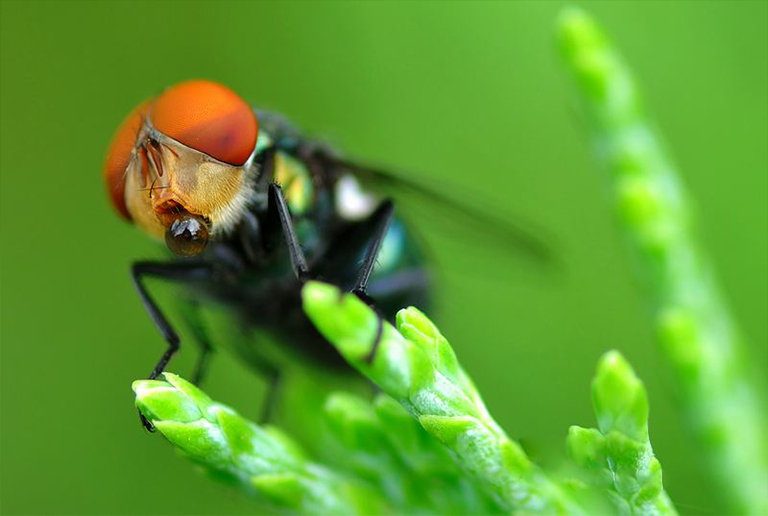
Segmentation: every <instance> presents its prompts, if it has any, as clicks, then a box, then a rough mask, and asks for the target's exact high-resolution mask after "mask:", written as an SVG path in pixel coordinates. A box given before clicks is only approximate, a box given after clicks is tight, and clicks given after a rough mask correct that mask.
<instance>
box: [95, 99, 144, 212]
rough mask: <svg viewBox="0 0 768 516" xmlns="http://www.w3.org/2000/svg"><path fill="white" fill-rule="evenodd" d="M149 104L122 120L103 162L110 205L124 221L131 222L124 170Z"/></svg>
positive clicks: (142, 105)
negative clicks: (126, 200) (126, 201)
mask: <svg viewBox="0 0 768 516" xmlns="http://www.w3.org/2000/svg"><path fill="white" fill-rule="evenodd" d="M148 106H149V102H143V103H141V104H140V105H139V106H138V107H137V108H136V109H134V110H133V111H131V113H130V114H129V115H128V116H127V117H126V119H125V120H123V123H122V124H121V125H120V127H119V128H118V129H117V132H116V133H115V136H114V137H112V143H111V144H110V145H109V151H108V152H107V159H106V161H105V162H104V181H105V183H106V185H107V193H108V194H109V197H110V199H111V201H112V205H113V206H114V207H115V209H116V210H117V211H118V212H119V213H120V215H122V216H123V217H124V218H125V219H126V220H131V215H130V213H128V208H127V207H126V205H125V169H126V167H128V162H129V161H130V159H131V151H133V146H134V145H135V144H136V137H137V136H138V134H139V130H140V129H141V124H142V122H143V118H144V116H145V115H146V113H147V108H148Z"/></svg>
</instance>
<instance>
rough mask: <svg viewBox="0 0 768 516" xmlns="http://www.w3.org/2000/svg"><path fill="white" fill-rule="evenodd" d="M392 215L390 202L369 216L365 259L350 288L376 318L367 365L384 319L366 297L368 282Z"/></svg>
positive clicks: (376, 347) (373, 303) (377, 343)
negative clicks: (370, 232) (371, 230)
mask: <svg viewBox="0 0 768 516" xmlns="http://www.w3.org/2000/svg"><path fill="white" fill-rule="evenodd" d="M393 215H394V205H393V204H392V201H390V200H386V201H384V202H382V203H381V205H379V207H378V208H376V211H375V212H373V214H372V215H371V219H370V220H371V221H372V222H373V232H372V235H371V241H370V243H369V244H368V249H366V251H365V258H363V265H362V266H361V268H360V272H359V274H358V276H357V281H356V282H355V286H354V287H353V288H352V293H353V294H355V295H356V296H357V297H358V298H360V300H361V301H363V302H364V303H365V304H367V305H368V306H369V307H371V309H373V311H374V312H375V313H376V316H377V318H376V321H377V324H376V337H375V338H374V341H373V345H372V346H371V351H370V352H368V355H367V356H366V357H365V361H366V362H368V363H369V364H370V363H372V362H373V359H374V358H375V357H376V351H377V350H378V349H379V343H380V342H381V336H382V333H383V331H384V317H383V316H382V315H381V312H379V310H378V308H377V307H376V302H375V301H374V300H373V298H371V296H369V295H368V282H369V281H370V280H371V274H372V273H373V269H374V267H375V266H376V259H377V258H378V256H379V251H381V244H382V243H383V242H384V238H385V237H386V236H387V229H388V228H389V223H390V222H392V216H393Z"/></svg>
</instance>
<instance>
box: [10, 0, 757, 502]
mask: <svg viewBox="0 0 768 516" xmlns="http://www.w3.org/2000/svg"><path fill="white" fill-rule="evenodd" d="M564 4H565V2H559V1H549V2H495V3H485V2H455V3H454V2H450V3H449V2H433V1H428V2H367V1H366V2H351V1H347V2H330V3H326V2H280V3H278V2H274V3H273V2H244V1H242V2H231V3H227V2H210V3H202V2H201V3H186V2H179V1H170V2H146V3H141V2H101V1H99V2H74V1H67V2H59V1H54V2H43V1H33V2H10V1H3V2H2V4H0V5H1V7H0V170H1V174H0V227H1V228H2V229H1V230H0V235H1V236H2V240H0V246H1V251H2V256H1V260H2V261H1V262H0V288H1V289H2V290H1V297H0V309H1V311H0V332H1V333H0V338H1V342H0V344H1V346H2V348H1V351H2V357H1V361H0V368H1V369H0V381H1V385H0V387H1V389H2V390H1V392H0V395H1V396H2V399H1V403H2V405H1V410H2V413H1V417H2V428H1V431H2V433H1V434H0V435H1V440H0V464H1V465H2V469H1V477H0V504H2V506H1V507H2V512H4V513H25V514H33V513H34V514H43V513H64V514H97V513H107V514H145V513H146V514H160V513H166V514H185V513H194V514H226V513H231V514H237V513H249V512H251V513H252V512H254V511H255V510H256V509H255V505H254V504H253V502H251V501H250V500H249V499H247V498H245V497H242V496H240V495H239V494H237V493H234V492H231V491H228V490H226V489H224V488H222V487H221V486H219V485H217V484H214V483H212V482H210V481H209V480H207V479H205V478H203V477H202V476H200V475H198V474H197V473H196V472H195V471H194V469H193V468H192V467H191V466H190V465H189V464H188V463H186V462H184V461H182V460H179V459H177V458H176V457H175V456H174V453H173V451H172V450H171V448H170V446H168V445H167V444H166V443H165V442H164V441H163V440H162V439H161V438H160V437H159V436H157V435H154V436H149V435H147V434H146V433H145V432H144V431H143V429H142V428H141V427H140V425H139V422H138V418H137V416H136V411H135V409H134V408H133V405H132V393H131V390H130V383H131V381H132V380H134V379H135V378H138V377H140V376H142V375H144V374H146V373H147V372H148V371H149V369H150V368H151V366H152V365H153V364H154V360H156V358H157V356H158V355H159V352H160V351H161V349H162V346H163V344H162V341H161V339H160V337H159V335H158V334H157V332H156V330H155V329H154V327H153V325H152V323H151V322H150V321H149V319H148V318H147V316H146V315H145V313H144V311H143V308H142V307H141V305H140V303H139V301H138V298H137V296H136V294H135V293H134V291H133V288H132V286H131V283H130V281H129V277H128V274H127V270H128V266H129V263H130V262H131V261H132V260H134V259H136V258H146V257H152V256H157V255H158V254H159V253H158V249H157V247H156V245H155V244H153V243H152V242H150V241H149V240H148V239H146V238H145V237H144V235H143V234H140V233H139V232H138V231H137V230H135V228H133V227H130V226H129V225H126V224H124V223H122V222H121V221H120V220H118V218H117V217H116V216H115V215H114V213H113V212H112V210H111V208H110V206H109V205H108V202H107V199H106V196H105V194H104V187H103V185H102V181H101V163H102V160H103V156H104V152H105V148H106V146H107V144H108V142H109V139H110V137H111V135H112V132H113V131H114V129H115V128H116V126H117V124H118V123H119V122H120V120H121V119H122V118H123V117H124V116H125V115H126V114H127V113H128V111H129V110H130V109H131V108H132V107H133V106H134V105H135V104H137V103H138V102H139V101H140V100H142V99H144V98H146V97H149V96H152V95H155V94H157V93H158V92H160V91H161V90H162V89H163V88H164V87H166V86H168V85H171V84H173V83H175V82H177V81H179V80H182V79H187V78H191V77H207V78H211V79H215V80H219V81H221V82H224V83H225V84H228V85H229V86H231V87H232V88H233V89H235V90H236V91H238V92H239V93H241V94H242V95H243V96H244V97H245V98H246V99H247V100H249V101H252V102H254V103H257V104H258V105H260V106H263V107H267V108H271V109H275V110H279V111H281V112H283V113H285V114H286V115H288V116H289V117H290V118H292V119H293V120H294V121H296V122H297V123H298V124H299V125H300V126H302V127H303V128H304V129H306V131H307V132H310V133H312V134H316V135H319V136H322V137H323V138H325V139H327V140H329V141H330V142H332V143H334V144H336V145H338V146H339V147H340V148H342V149H344V150H346V151H347V152H349V153H350V154H353V155H355V156H360V157H366V158H368V159H370V160H371V161H372V162H374V163H383V164H388V165H391V166H393V167H394V168H396V169H399V170H412V171H416V172H417V173H419V174H421V175H422V177H425V178H429V179H430V180H432V181H435V182H438V183H440V182H441V181H444V180H446V181H449V182H450V183H451V184H453V185H456V186H459V187H461V186H466V187H469V188H471V189H472V190H473V191H476V192H479V193H480V194H482V196H483V197H484V198H486V199H487V200H488V201H489V203H491V204H492V205H494V206H497V207H502V208H503V209H504V210H506V212H508V213H509V214H516V215H515V216H517V217H518V218H519V219H521V220H526V221H530V226H531V227H532V228H535V229H536V230H537V231H540V232H541V233H540V234H541V235H542V236H545V237H546V238H548V239H549V241H550V242H552V244H553V245H554V247H555V248H556V250H557V252H558V254H559V255H560V256H561V257H562V259H563V261H564V262H565V272H564V273H563V274H554V275H553V274H548V273H542V272H541V271H538V270H537V269H536V268H533V267H531V266H530V265H529V264H527V263H526V262H525V260H520V259H519V258H515V257H509V256H507V255H505V253H503V252H499V251H498V250H494V249H492V248H485V247H484V246H481V245H477V243H472V242H475V241H474V240H473V241H471V242H469V243H468V242H467V241H465V240H464V239H463V238H461V235H460V234H459V235H452V234H450V233H449V232H446V231H445V230H444V227H445V226H444V225H443V226H440V227H438V225H434V221H424V222H423V223H422V224H418V226H419V229H420V231H421V232H422V233H424V234H426V235H427V237H428V239H429V241H430V244H431V245H432V246H433V247H434V248H435V251H436V253H437V254H438V255H439V257H440V264H441V268H440V271H441V272H440V289H439V295H438V300H437V306H436V307H435V309H434V310H433V312H434V315H435V318H436V319H437V320H438V321H439V322H441V326H442V329H443V330H444V332H445V333H446V334H447V335H448V336H449V338H451V340H452V342H453V343H454V345H455V347H456V348H457V351H458V353H459V356H460V357H461V359H462V361H463V363H464V365H465V366H466V368H467V369H468V370H469V371H470V372H471V374H472V375H473V376H474V378H475V380H476V382H477V383H478V384H479V387H480V390H481V391H482V392H483V393H484V394H485V397H486V400H487V402H488V405H489V406H490V409H491V411H492V412H493V413H494V414H495V415H496V417H497V418H498V419H499V421H500V423H501V424H502V425H503V426H504V427H505V428H506V429H507V430H508V431H509V432H510V434H511V435H513V436H514V437H517V438H522V439H523V440H524V441H525V443H526V444H527V445H528V446H529V448H530V449H531V450H532V453H533V455H534V457H535V458H536V459H537V460H539V461H540V462H542V463H544V464H546V465H552V466H556V465H558V464H559V460H560V457H562V456H563V455H564V438H565V435H566V431H567V428H568V426H569V425H570V424H580V425H584V426H591V425H592V423H593V418H592V414H591V407H590V401H589V381H590V379H591V376H592V373H593V370H594V366H595V363H596V359H597V358H598V356H599V355H600V354H601V353H602V352H603V351H605V350H607V349H608V348H618V349H620V350H621V351H622V352H624V353H625V354H626V355H627V357H628V358H629V359H630V361H631V362H632V363H633V365H634V366H635V367H636V369H637V371H638V373H639V375H640V376H641V377H642V378H643V379H644V380H645V382H646V384H647V386H648V388H649V393H650V398H651V437H652V439H653V443H654V448H655V450H656V452H657V455H658V456H659V458H660V459H661V461H662V463H663V465H664V475H665V484H666V486H667V489H668V491H669V493H670V495H671V496H672V499H673V500H675V502H676V503H677V504H678V507H679V509H680V510H681V511H682V512H684V513H696V514H715V513H717V512H719V506H718V504H717V501H716V499H715V498H714V496H713V495H712V494H711V490H710V486H709V485H708V484H707V480H706V478H705V476H704V475H703V474H702V472H701V469H700V468H701V466H700V464H699V463H698V462H697V457H696V451H695V448H694V447H693V446H692V444H691V443H690V442H689V440H688V438H687V437H686V434H685V433H684V432H683V430H682V421H681V418H680V416H679V413H678V412H677V410H676V409H675V405H674V393H672V392H670V387H671V386H670V384H669V382H668V379H667V376H666V374H665V371H664V368H663V364H662V363H661V361H660V359H659V355H658V353H657V352H656V349H655V347H654V343H653V340H652V334H651V329H650V325H649V322H648V321H649V319H648V314H647V312H646V306H645V304H644V300H643V296H642V289H641V288H639V287H640V286H639V285H638V284H637V281H636V280H635V279H634V276H633V271H632V264H631V261H630V260H629V259H628V258H627V256H626V253H625V252H624V249H623V247H622V240H621V236H620V234H619V233H618V232H617V230H616V228H615V226H614V224H613V221H612V219H611V207H610V205H609V203H608V202H607V201H606V199H605V195H604V193H605V188H604V185H603V182H602V178H601V176H600V174H599V172H598V171H596V170H595V167H594V166H593V164H592V161H591V159H590V156H589V152H588V145H587V143H586V141H585V137H584V133H583V131H582V126H581V123H580V121H579V117H578V115H577V112H576V111H575V110H574V109H573V98H572V96H571V91H570V89H569V87H568V83H567V81H566V77H565V74H563V73H561V70H560V69H559V68H558V61H557V56H556V54H555V51H554V45H553V43H552V26H553V21H554V19H555V16H556V14H557V12H558V10H559V9H560V8H561V7H562V6H563V5H564ZM577 4H578V5H581V6H583V7H585V8H587V9H588V10H589V11H591V12H592V13H593V14H594V15H595V16H596V17H597V19H598V20H599V21H601V22H602V23H603V25H604V26H605V27H606V29H607V30H608V31H609V32H610V33H611V34H612V35H613V37H614V38H615V40H616V42H617V44H618V45H619V46H620V48H621V49H623V51H624V53H625V54H626V56H627V58H628V59H629V60H630V62H631V63H632V64H633V66H634V69H635V70H636V72H637V75H638V76H639V78H640V80H641V82H642V83H643V84H644V87H645V91H646V94H647V99H648V103H649V105H650V107H651V108H652V110H653V111H654V112H655V116H656V120H657V121H658V123H659V125H660V127H661V129H662V130H663V132H664V134H665V136H666V140H667V143H668V144H669V145H670V147H671V148H672V149H673V153H674V155H675V157H676V159H677V162H678V163H679V165H680V168H681V170H682V173H683V175H684V178H685V181H686V182H687V184H688V186H689V187H690V190H691V191H692V193H693V195H694V197H695V198H696V200H697V203H698V207H699V212H700V222H701V227H702V236H703V238H704V240H705V243H706V244H707V246H708V248H709V250H710V251H711V253H712V255H713V259H714V261H715V264H716V265H717V266H718V268H719V273H720V277H721V279H722V283H723V286H724V290H725V292H726V294H727V297H728V299H729V300H730V301H731V303H732V306H733V309H734V312H735V315H736V317H737V320H738V322H740V323H741V325H742V328H743V330H744V333H745V335H746V336H747V341H748V344H749V345H750V347H751V348H752V351H753V354H754V357H755V359H756V360H757V361H759V363H760V364H763V365H764V364H766V362H767V361H768V351H767V349H766V342H768V320H767V318H766V313H768V306H767V305H768V268H766V263H767V262H768V256H767V255H768V243H767V240H768V239H767V238H766V235H768V212H767V210H766V205H767V201H768V199H767V198H766V197H768V174H767V171H768V151H767V145H766V142H768V94H767V93H768V66H767V63H768V7H767V6H768V4H767V3H766V2H758V1H742V2H730V3H727V2H719V1H718V2H704V1H699V2H692V1H684V2H648V1H643V2H619V1H606V2H577ZM441 227H442V228H443V230H441V229H440V228H441ZM446 233H448V234H446ZM502 323H503V327H504V329H503V331H502V330H501V329H500V328H501V327H502ZM193 355H194V354H193V353H190V352H187V353H182V356H181V357H180V358H179V359H177V360H175V361H174V362H173V363H172V366H171V370H174V371H179V372H182V373H183V374H185V373H187V372H188V371H189V367H190V365H191V364H192V361H193ZM206 388H207V390H208V391H209V392H210V393H211V394H212V395H213V396H214V397H216V398H217V399H220V400H222V401H225V402H227V403H229V404H231V405H233V406H235V407H238V408H241V409H243V411H244V412H245V413H246V414H250V415H253V414H255V412H256V408H257V405H258V400H259V399H260V395H261V393H262V392H263V390H264V383H263V382H262V380H260V379H259V378H257V377H255V376H254V375H252V374H251V373H250V372H249V371H248V370H247V369H246V368H245V367H243V366H242V365H241V364H239V363H238V362H237V361H236V360H235V359H234V358H232V357H231V356H230V355H228V354H226V353H220V354H219V355H218V356H217V359H216V361H215V362H214V364H213V367H212V371H211V375H210V379H209V381H208V383H207V387H206ZM307 424H311V422H307Z"/></svg>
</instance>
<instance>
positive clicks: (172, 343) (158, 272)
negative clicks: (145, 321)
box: [131, 262, 213, 380]
mask: <svg viewBox="0 0 768 516" xmlns="http://www.w3.org/2000/svg"><path fill="white" fill-rule="evenodd" d="M212 273H213V268H212V267H211V266H210V265H208V264H200V263H175V262H170V263H164V262H136V263H134V264H133V266H132V267H131V277H132V278H133V283H134V285H135V286H136V290H137V291H138V293H139V297H140V298H141V302H142V303H143V304H144V308H146V310H147V313H148V314H149V317H150V318H151V319H152V322H154V323H155V326H156V327H157V329H158V330H160V333H161V334H162V336H163V338H164V339H165V341H166V342H167V343H168V349H166V350H165V353H163V355H162V356H161V357H160V360H158V362H157V365H155V368H154V369H153V370H152V373H150V375H149V379H150V380H153V379H155V378H157V377H158V375H160V373H162V372H163V370H164V369H165V366H166V365H168V361H170V359H171V357H172V356H173V354H174V353H175V352H176V351H177V350H178V349H179V343H180V341H179V336H178V334H177V333H176V331H175V330H174V329H173V327H172V326H171V324H170V323H169V322H168V319H167V318H166V317H165V315H164V314H163V312H162V311H161V310H160V308H159V307H158V306H157V304H156V303H155V301H154V299H152V296H150V295H149V292H148V291H147V288H146V286H145V285H144V282H143V281H142V278H144V277H145V276H154V277H157V278H163V279H167V280H174V281H183V282H190V281H196V280H201V279H206V278H210V276H211V274H212Z"/></svg>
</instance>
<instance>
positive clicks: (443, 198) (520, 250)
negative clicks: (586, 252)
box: [330, 157, 558, 268]
mask: <svg viewBox="0 0 768 516" xmlns="http://www.w3.org/2000/svg"><path fill="white" fill-rule="evenodd" d="M330 159H331V160H333V162H334V164H335V165H336V166H337V167H338V168H340V169H346V170H349V171H350V172H352V173H353V174H354V175H355V177H357V178H358V180H360V181H361V182H362V183H363V184H364V185H366V186H369V187H370V188H371V189H372V190H374V191H378V192H381V193H382V194H384V195H386V196H391V197H392V198H394V199H396V200H397V201H399V202H400V204H403V203H405V204H407V205H408V209H409V211H411V210H414V211H418V212H419V213H420V216H425V217H430V215H431V216H433V218H435V219H437V218H438V217H434V215H436V214H439V219H440V220H439V221H438V222H442V223H444V224H448V225H450V227H451V228H452V229H456V228H463V231H464V232H466V234H468V235H472V238H476V239H478V240H479V241H483V243H488V244H490V245H494V246H498V247H501V248H504V249H506V250H507V251H509V252H513V253H515V254H518V255H520V254H522V255H523V256H524V257H526V258H528V259H530V260H532V261H534V262H535V263H536V264H538V265H541V266H543V267H547V268H549V267H554V266H556V265H557V261H558V260H557V257H556V256H555V253H554V251H553V249H552V247H551V246H550V245H549V244H548V243H547V242H546V241H545V239H544V238H542V237H540V236H538V235H539V234H540V233H541V231H540V230H536V231H534V230H530V229H528V227H529V225H528V224H518V223H516V222H512V221H510V220H508V218H507V217H504V216H502V215H500V214H499V213H497V212H494V211H493V209H492V207H490V206H488V203H483V202H482V201H480V200H479V198H478V196H477V195H474V194H472V193H470V192H466V191H464V192H462V191H461V190H460V189H459V190H454V191H450V190H448V189H438V188H435V187H433V186H430V185H427V184H425V183H423V182H421V181H418V180H415V179H406V178H404V177H400V176H398V175H395V174H393V173H391V172H387V171H385V170H382V169H378V168H373V167H369V166H367V165H362V164H359V163H356V162H354V161H350V160H347V159H346V158H338V157H332V158H330ZM443 188H444V187H443ZM458 192H460V195H461V197H459V196H458V195H459V194H458Z"/></svg>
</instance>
